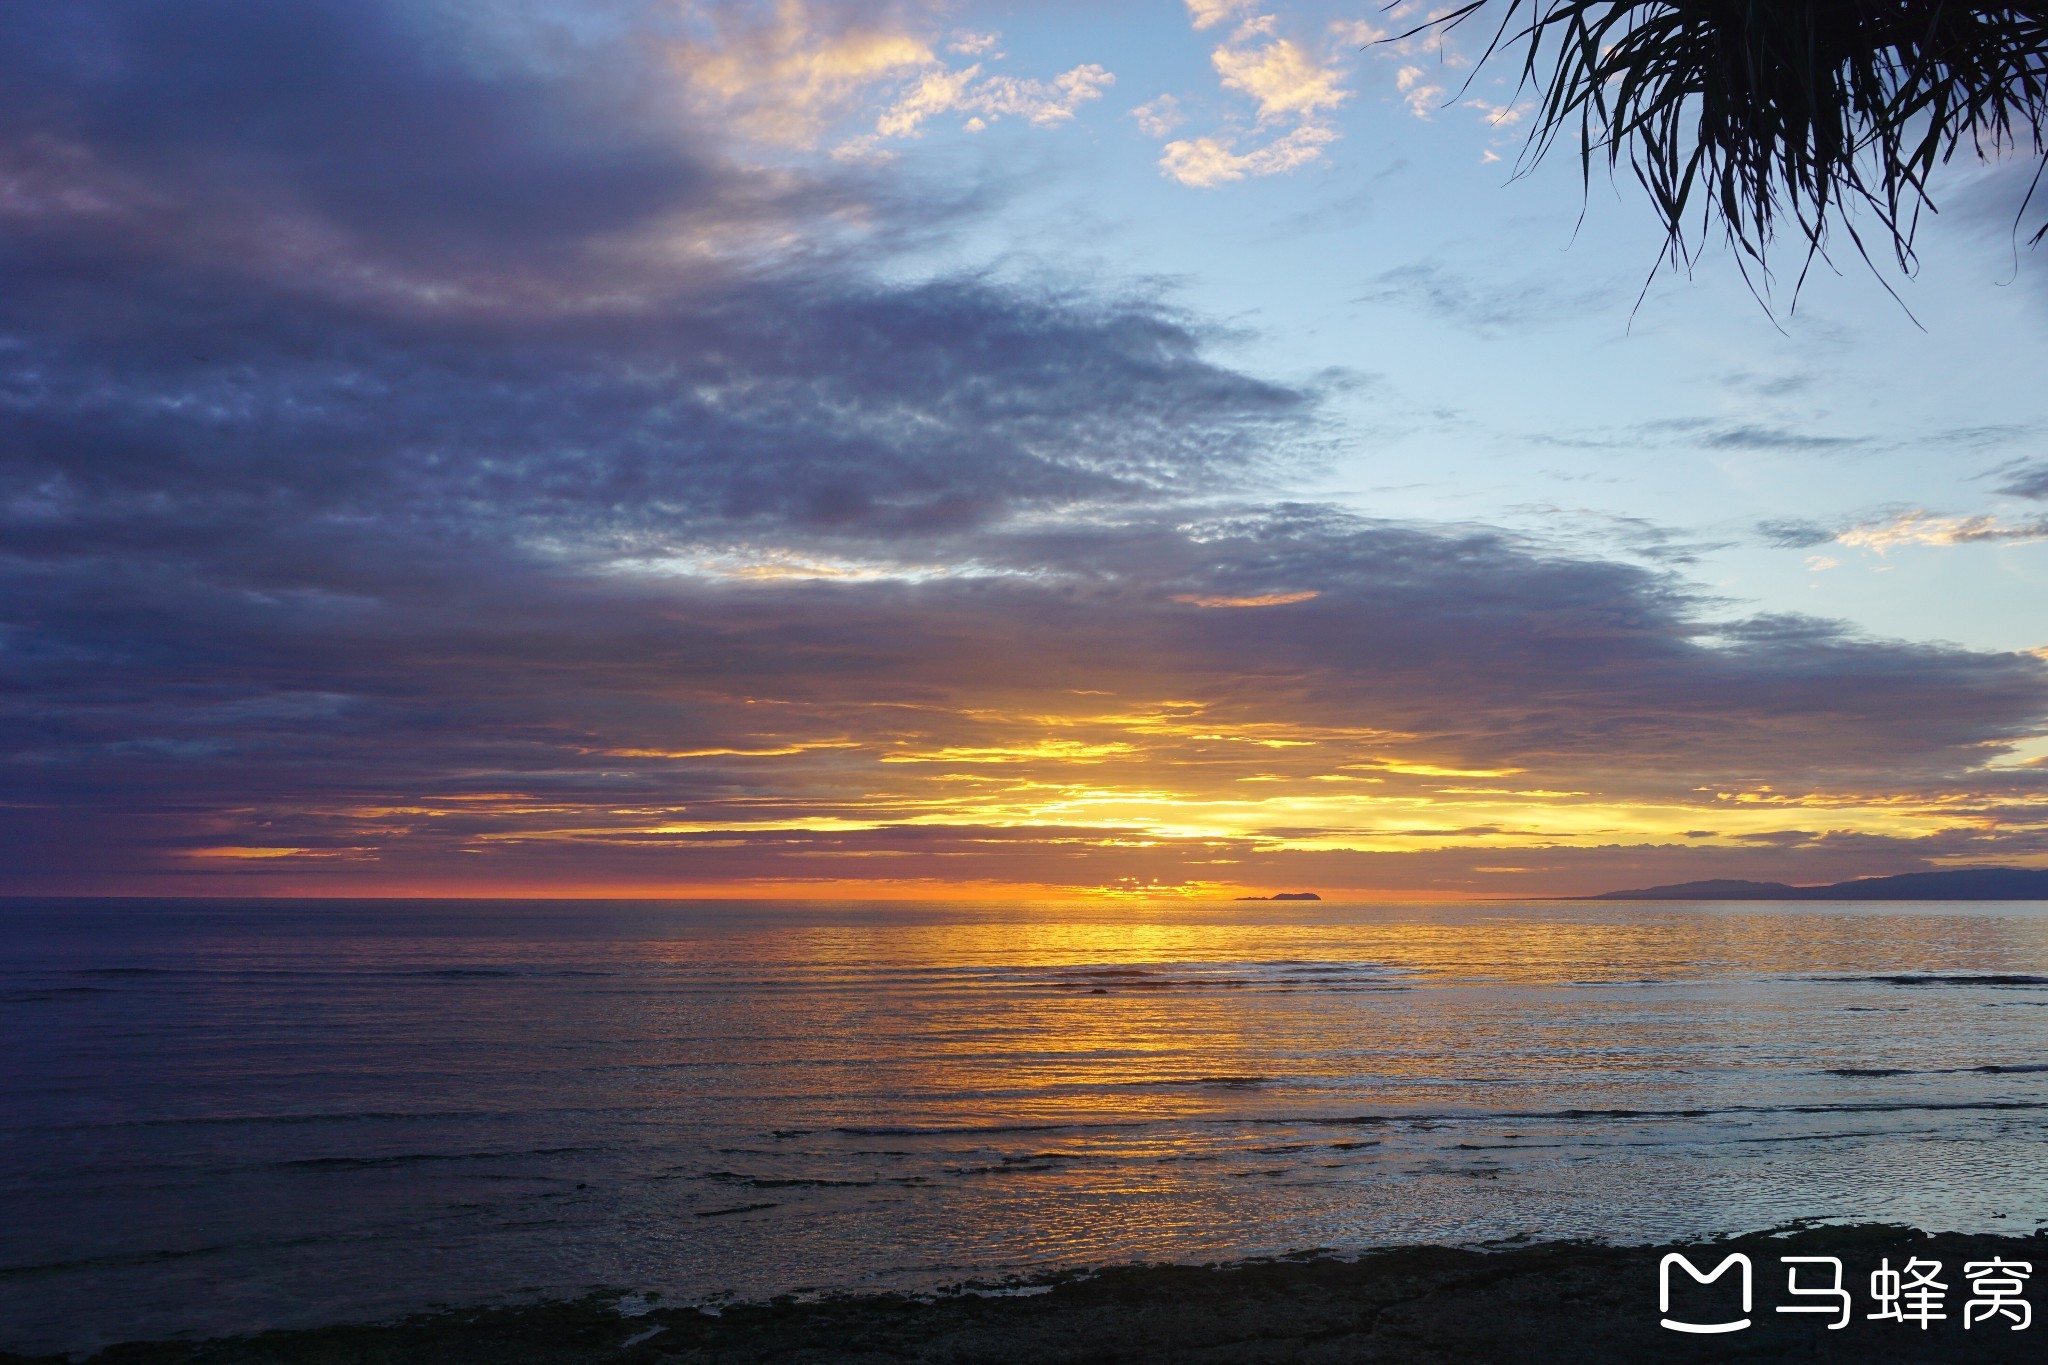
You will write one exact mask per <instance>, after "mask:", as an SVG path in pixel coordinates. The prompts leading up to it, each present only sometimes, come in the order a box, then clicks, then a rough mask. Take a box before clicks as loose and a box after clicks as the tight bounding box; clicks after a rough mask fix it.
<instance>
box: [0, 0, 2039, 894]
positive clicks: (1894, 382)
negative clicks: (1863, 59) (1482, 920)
mask: <svg viewBox="0 0 2048 1365" xmlns="http://www.w3.org/2000/svg"><path fill="white" fill-rule="evenodd" d="M1421 17H1423V16H1421V15H1420V14H1419V13H1413V12H1410V11H1408V10H1406V9H1396V10H1393V11H1388V10H1385V9H1382V8H1380V7H1379V6H1378V5H1376V4H1364V5H1342V4H1317V3H1298V4H1297V3H1279V2H1278V0H1276V2H1275V3H1271V4H1260V3H1249V0H1247V2H1244V3H1240V2H1239V0H1171V2H1169V0H1147V2H1146V3H1135V2H1134V3H1129V4H1116V5H1102V4H1092V5H1083V4H1076V3H1065V0H1037V2H1036V3H1032V4H1029V5H1023V4H978V3H968V2H966V0H962V2H961V3H952V4H940V3H921V2H920V0H904V2H903V3H899V4H880V3H866V0H843V2H842V3H832V4H827V3H823V0H769V2H765V3H732V4H678V3H660V4H656V3H640V0H584V3H576V4H570V3H563V2H562V0H297V3H294V4H292V5H288V6H281V5H277V4H274V3H269V2H268V0H180V3H176V4H171V3H166V2H165V0H68V3H65V4H62V5H55V4H46V5H34V4H31V5H16V6H10V7H6V8H5V9H4V10H0V688H4V690H0V764H4V766H0V774H4V775H0V893H4V894H119V895H266V896H267V895H279V896H283V895H304V896H353V895H545V896H603V895H622V896H623V895H634V896H640V895H645V896H747V897H773V896H826V897H835V898H847V897H853V898H895V897H940V896H968V897H988V898H1007V897H1030V896H1045V897H1074V898H1087V897H1117V896H1152V895H1183V896H1192V897H1227V896H1230V895H1236V894H1251V893H1265V892H1270V891H1275V890H1295V889H1313V890H1316V891H1318V892H1320V893H1321V894H1323V895H1324V896H1325V897H1326V898H1333V899H1334V898H1358V899H1379V898H1397V897H1484V896H1516V895H1569V894H1583V893H1591V892H1597V891H1602V890H1607V889H1612V888H1616V887H1627V886H1641V885H1647V884H1653V883H1666V882H1675V881H1682V880H1689V879H1693V878H1701V877H1746V878H1755V879H1762V880H1780V881H1790V882H1802V883H1808V882H1825V881H1833V880H1837V879H1840V878H1846V877H1851V876H1858V875H1879V874H1888V873H1896V872H1906V871H1915V870H1924V869H1928V868H1938V867H1948V866H1964V865H1983V864H1994V863H1996V864H2009V865H2024V866H2048V610H2044V607H2043V603H2044V602H2048V592H2044V589H2048V443H2044V432H2048V406H2044V398H2043V395H2042V392H2041V388H2042V381H2041V376H2042V375H2043V374H2044V373H2048V254H2044V251H2043V250H2042V249H2029V248H2028V247H2027V246H2026V245H2025V238H2026V237H2027V236H2029V235H2031V233H2032V231H2033V229H2034V228H2035V227H2036V226H2038V224H2037V223H2036V222H2034V219H2035V218H2038V217H2040V216H2041V215H2040V210H2039V209H2038V207H2030V208H2028V209H2027V210H2025V211H2024V213H2023V211H2022V209H2021V204H2022V201H2023V199H2024V197H2025V192H2026V188H2027V183H2028V180H2029V178H2030V177H2031V175H2032V173H2033V169H2034V163H2033V162H2032V161H2031V159H2030V158H2028V157H2026V156H2017V157H2009V158H2005V159H2002V160H1994V161H1990V162H1980V161H1976V160H1974V159H1972V158H1970V157H1969V156H1968V155H1967V154H1965V156H1963V157H1962V158H1959V159H1958V160H1957V161H1956V162H1954V163H1952V164H1951V165H1950V166H1948V167H1946V168H1945V169H1944V171H1943V173H1942V176H1941V177H1940V178H1939V179H1938V180H1937V182H1936V183H1935V186H1934V195H1935V201H1936V205H1935V206H1936V207H1937V208H1938V209H1939V210H1940V211H1939V213H1938V214H1935V215H1932V216H1930V217H1928V218H1927V219H1926V221H1925V223H1924V225H1923V228H1922V231H1921V234H1920V238H1919V243H1918V245H1919V257H1918V260H1917V262H1916V265H1915V268H1914V269H1913V270H1912V271H1911V272H1910V273H1902V272H1901V271H1899V270H1898V269H1896V268H1894V267H1891V266H1889V265H1888V264H1887V263H1886V262H1884V261H1882V260H1880V261H1879V262H1878V266H1877V267H1871V266H1867V265H1865V264H1864V263H1863V262H1862V261H1861V260H1860V259H1858V257H1857V256H1856V254H1855V251H1854V249H1853V246H1852V245H1851V244H1850V243H1849V242H1848V239H1847V238H1846V237H1845V236H1844V235H1842V234H1841V233H1837V234H1836V235H1835V237H1834V238H1833V239H1832V241H1831V249H1830V252H1829V259H1828V260H1824V261H1821V262H1819V263H1817V264H1815V265H1814V267H1813V269H1812V270H1811V271H1810V272H1809V273H1808V275H1807V277H1806V280H1805V283H1804V284H1803V286H1801V287H1799V288H1797V289H1796V290H1795V288H1794V284H1795V281H1796V279H1797V277H1798V275H1799V266H1800V264H1801V259H1800V257H1799V255H1798V253H1797V252H1796V251H1793V250H1791V249H1790V248H1789V247H1788V248H1786V249H1784V250H1781V251H1780V252H1779V253H1778V254H1777V255H1775V256H1774V257H1773V258H1772V267H1773V270H1774V271H1775V272H1776V273H1775V274H1772V275H1769V276H1763V275H1759V274H1758V273H1757V272H1755V271H1754V270H1752V271H1751V272H1750V274H1749V275H1748V276H1747V277H1745V275H1744V273H1743V272H1742V271H1741V270H1739V269H1738V268H1737V265H1736V263H1735V261H1734V259H1733V258H1732V257H1731V256H1730V255H1729V254H1728V253H1727V252H1726V251H1725V250H1723V249H1721V248H1719V247H1717V246H1715V245H1714V243H1713V242H1712V241H1711V239H1709V240H1707V242H1706V245H1705V249H1703V250H1702V251H1701V253H1700V255H1699V258H1698V260H1697V261H1696V262H1695V263H1694V265H1693V266H1692V268H1691V269H1690V270H1677V269H1672V268H1669V267H1668V266H1667V267H1665V268H1662V269H1660V268H1659V261H1660V253H1661V250H1662V246H1663V238H1662V233H1661V228H1660V227H1659V225H1658V223H1657V221H1656V220H1655V218H1654V215H1653V214H1652V213H1651V211H1650V208H1649V206H1648V204H1647V202H1646V201H1645V200H1644V198H1643V197H1642V195H1641V193H1640V191H1639V190H1638V189H1637V188H1636V186H1635V185H1634V183H1633V181H1632V180H1631V179H1630V178H1629V177H1628V175H1627V172H1626V170H1625V169H1624V170H1623V172H1622V173H1620V174H1619V175H1618V176H1614V177H1609V176H1608V175H1607V174H1606V172H1605V170H1604V169H1603V168H1598V167H1597V166H1596V169H1595V171H1594V173H1593V175H1592V176H1591V178H1590V180H1589V181H1587V180H1582V178H1581V172H1580V165H1579V160H1578V157H1577V152H1576V148H1575V147H1573V146H1570V145H1562V146H1560V148H1559V149H1558V150H1557V151H1556V153H1555V154H1553V155H1552V156H1551V157H1550V158H1548V159H1547V160H1543V161H1540V162H1537V163H1535V164H1533V165H1532V164H1529V163H1528V162H1527V161H1526V159H1525V158H1524V157H1523V155H1522V152H1523V147H1524V139H1525V137H1526V134H1527V131H1528V128H1529V114H1530V110H1531V94H1530V92H1529V91H1527V90H1522V89H1518V88H1517V87H1516V84H1515V80H1514V77H1515V68H1514V66H1513V64H1512V61H1503V60H1501V59H1498V58H1497V59H1496V60H1495V61H1493V62H1491V63H1482V62H1476V61H1475V58H1476V57H1477V56H1478V55H1480V53H1481V52H1482V50H1483V48H1484V45H1485V44H1484V39H1485V38H1486V36H1487V33H1486V32H1484V31H1481V30H1479V29H1477V28H1469V29H1460V30H1456V31H1454V32H1452V33H1451V34H1449V35H1448V36H1447V37H1439V38H1428V37H1414V36H1410V37H1405V38H1404V37H1402V36H1401V35H1402V34H1403V33H1404V32H1405V31H1406V30H1407V29H1408V28H1409V27H1410V26H1411V25H1412V24H1413V23H1415V22H1417V21H1419V19H1420V18H1421ZM1866 226H1867V225H1866Z"/></svg>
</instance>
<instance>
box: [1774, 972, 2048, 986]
mask: <svg viewBox="0 0 2048 1365" xmlns="http://www.w3.org/2000/svg"><path fill="white" fill-rule="evenodd" d="M1795 979H1796V980H1801V981H1841V982H1850V983H1858V984H1865V985H1876V986H2048V976H2035V975H2032V974H2031V973H2027V972H1879V973H1876V974H1875V975H1871V976H1807V977H1798V978H1795Z"/></svg>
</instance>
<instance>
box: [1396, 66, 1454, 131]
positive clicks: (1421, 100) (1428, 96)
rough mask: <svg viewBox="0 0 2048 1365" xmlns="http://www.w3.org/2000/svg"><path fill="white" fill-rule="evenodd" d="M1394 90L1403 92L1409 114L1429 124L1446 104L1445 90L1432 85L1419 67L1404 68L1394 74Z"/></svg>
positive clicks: (1403, 99) (1402, 96) (1402, 97)
mask: <svg viewBox="0 0 2048 1365" xmlns="http://www.w3.org/2000/svg"><path fill="white" fill-rule="evenodd" d="M1394 88H1395V89H1397V90H1399V91H1400V92H1401V99H1402V101H1403V102H1404V103H1405V104H1407V106H1408V112H1409V113H1411V114H1413V115H1415V117H1417V118H1419V119H1422V120H1423V121H1424V122H1427V121H1428V119H1429V116H1430V115H1431V114H1433V113H1435V112H1436V110H1437V108H1438V106H1440V105H1441V104H1442V103H1443V102H1444V88H1443V87H1442V86H1441V85H1436V84H1434V83H1432V82H1431V81H1430V79H1429V77H1428V75H1427V74H1426V73H1425V72H1424V71H1423V69H1422V68H1421V67H1419V66H1404V67H1402V68H1401V69H1400V70H1399V71H1396V72H1395V73H1394Z"/></svg>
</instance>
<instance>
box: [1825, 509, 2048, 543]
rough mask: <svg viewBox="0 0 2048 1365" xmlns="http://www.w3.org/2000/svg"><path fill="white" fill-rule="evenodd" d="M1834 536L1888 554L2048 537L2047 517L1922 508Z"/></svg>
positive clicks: (2046, 538)
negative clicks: (2012, 517)
mask: <svg viewBox="0 0 2048 1365" xmlns="http://www.w3.org/2000/svg"><path fill="white" fill-rule="evenodd" d="M1835 539H1836V540H1837V541H1839V542H1840V543H1842V544H1843V545H1848V546H1851V547H1854V548H1856V549H1860V550H1872V551H1875V552H1876V553H1878V554H1887V553H1889V552H1891V551H1892V550H1895V549H1897V548H1898V547H1900V546H1902V545H1980V544H1988V543H1993V542H1998V541H2009V542H2022V543H2024V542H2031V541H2040V540H2048V517H2035V518H2032V519H2031V520H2025V521H2006V520H2004V519H2002V518H2000V517H1996V516H1992V515H1990V514H1989V513H1979V514H1977V515H1975V516H1965V517H1945V516H1937V515H1935V514H1934V513H1931V512H1927V511H1924V510H1921V509H1918V508H1916V509H1914V510H1913V511H1910V512H1901V513H1898V514H1897V515H1895V516H1892V517H1887V518H1885V519H1884V520H1881V521H1870V522H1863V523H1861V524H1859V525H1856V526H1852V527H1850V528H1849V529H1848V530H1846V531H1843V532H1841V533H1839V534H1838V535H1837V536H1836V537H1835Z"/></svg>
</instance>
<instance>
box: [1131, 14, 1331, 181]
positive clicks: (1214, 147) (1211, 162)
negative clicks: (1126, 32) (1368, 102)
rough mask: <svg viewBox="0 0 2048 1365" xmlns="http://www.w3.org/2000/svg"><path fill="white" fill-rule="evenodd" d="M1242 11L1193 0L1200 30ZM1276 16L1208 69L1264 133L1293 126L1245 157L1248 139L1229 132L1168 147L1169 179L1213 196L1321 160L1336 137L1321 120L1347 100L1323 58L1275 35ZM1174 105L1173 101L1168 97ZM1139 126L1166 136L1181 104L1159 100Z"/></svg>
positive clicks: (1252, 24)
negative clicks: (1225, 187)
mask: <svg viewBox="0 0 2048 1365" xmlns="http://www.w3.org/2000/svg"><path fill="white" fill-rule="evenodd" d="M1243 8H1244V7H1243V6H1237V5H1229V6H1225V5H1220V4H1217V3H1215V2H1214V0H1189V12H1190V15H1191V17H1192V19H1193V21H1194V25H1195V27H1196V28H1197V29H1205V28H1209V27H1212V26H1213V25H1215V24H1217V23H1220V22H1222V21H1223V19H1224V18H1226V17H1234V16H1236V15H1237V14H1238V13H1240V12H1241V11H1242V10H1243ZM1276 24H1277V20H1276V19H1275V18H1274V16H1271V15H1263V16H1258V17H1255V18H1248V19H1246V20H1244V21H1243V22H1242V23H1240V24H1239V25H1238V27H1237V29H1236V30H1235V32H1233V33H1232V35H1231V36H1230V38H1229V39H1228V40H1226V41H1225V42H1223V43H1221V44H1219V45H1218V46H1217V47H1216V48H1215V49H1214V50H1213V51H1212V52H1211V53H1210V63H1211V65H1213V66H1214V67H1215V69H1216V75H1217V79H1218V80H1219V81H1220V82H1221V83H1222V85H1223V88H1224V89H1226V90H1230V91H1234V92H1235V93H1237V94H1240V95H1244V96H1246V97H1248V98H1249V99H1250V100H1251V101H1252V104H1253V106H1254V110H1253V112H1254V120H1255V124H1254V126H1255V128H1256V129H1257V130H1259V131H1260V132H1262V133H1263V132H1264V131H1265V130H1267V129H1269V128H1271V127H1272V126H1273V125H1274V124H1276V123H1284V122H1288V121H1292V122H1293V124H1294V126H1293V127H1292V128H1291V129H1289V130H1288V131H1286V132H1285V133H1281V134H1279V135H1277V136H1273V137H1271V138H1270V139H1269V140H1268V141H1267V142H1265V143H1264V145H1262V146H1256V147H1252V148H1250V149H1248V150H1240V147H1241V146H1242V145H1243V143H1244V141H1245V136H1244V135H1243V134H1240V133H1238V132H1234V131H1233V132H1224V133H1217V134H1212V135H1207V136H1202V137H1194V138H1187V139H1183V140H1181V141H1178V142H1170V143H1168V144H1167V145H1166V147H1165V148H1164V149H1162V151H1161V154H1160V158H1159V167H1160V170H1161V171H1163V172H1164V173H1165V174H1166V175H1167V176H1168V177H1170V178H1172V179H1174V180H1177V181H1179V182H1180V183H1181V184H1183V185H1187V186H1190V187H1191V188H1196V189H1208V188H1213V187H1214V186H1217V185H1222V184H1227V183H1229V182H1231V181H1236V180H1243V179H1246V178H1250V177H1259V176H1267V175H1280V174H1284V173H1285V172H1287V171H1292V170H1296V169H1298V168H1300V167H1302V166H1306V165H1309V164H1311V163H1312V162H1315V161H1318V160H1321V159H1322V155H1323V149H1324V148H1325V147H1327V146H1328V145H1329V144H1330V143H1332V142H1335V141H1336V140H1337V137H1338V133H1337V130H1336V128H1335V127H1333V126H1332V125H1331V124H1330V123H1329V121H1328V120H1327V119H1326V118H1325V117H1324V115H1325V113H1326V112H1327V111H1329V110H1333V109H1335V108H1336V107H1337V106H1339V105H1341V104H1342V103H1344V101H1345V100H1347V99H1349V98H1350V92H1349V91H1347V90H1345V89H1343V87H1342V85H1341V84H1340V82H1341V80H1342V72H1341V71H1340V69H1339V68H1338V66H1337V64H1336V62H1335V61H1334V60H1333V59H1331V58H1329V57H1327V56H1318V55H1316V54H1314V53H1311V52H1310V51H1309V50H1308V49H1307V48H1305V47H1303V46H1302V45H1301V44H1299V43H1297V42H1295V41H1293V40H1292V39H1288V38H1283V37H1279V36H1276V34H1275V32H1274V29H1275V26H1276ZM1168 98H1169V99H1170V97H1168ZM1138 118H1139V126H1140V127H1141V128H1143V129H1144V130H1145V131H1146V132H1147V133H1148V134H1150V135H1151V136H1154V137H1164V136H1166V135H1167V134H1168V133H1170V132H1172V131H1173V129H1174V128H1175V127H1177V126H1178V124H1179V122H1180V118H1179V110H1178V107H1177V105H1175V104H1169V103H1166V102H1165V101H1163V100H1162V101H1154V102H1153V103H1152V104H1150V105H1147V106H1145V108H1144V109H1143V110H1141V111H1139V115H1138Z"/></svg>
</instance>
